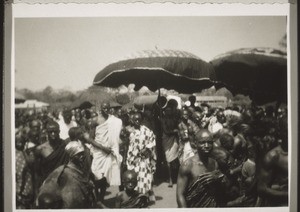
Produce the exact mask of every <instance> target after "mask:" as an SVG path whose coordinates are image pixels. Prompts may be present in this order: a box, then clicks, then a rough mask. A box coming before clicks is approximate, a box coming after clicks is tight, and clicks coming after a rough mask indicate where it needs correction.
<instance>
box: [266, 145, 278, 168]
mask: <svg viewBox="0 0 300 212" xmlns="http://www.w3.org/2000/svg"><path fill="white" fill-rule="evenodd" d="M279 157H280V148H279V147H275V148H273V149H272V150H270V151H269V152H268V153H267V154H266V155H265V157H264V165H265V166H272V165H273V164H274V163H276V162H277V161H278V159H279Z"/></svg>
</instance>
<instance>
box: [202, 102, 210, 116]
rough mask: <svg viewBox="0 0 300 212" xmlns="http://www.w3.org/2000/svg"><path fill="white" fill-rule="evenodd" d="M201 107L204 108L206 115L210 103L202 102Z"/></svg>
mask: <svg viewBox="0 0 300 212" xmlns="http://www.w3.org/2000/svg"><path fill="white" fill-rule="evenodd" d="M201 108H202V111H203V114H204V115H206V114H207V113H208V110H209V105H208V104H206V103H202V104H201Z"/></svg>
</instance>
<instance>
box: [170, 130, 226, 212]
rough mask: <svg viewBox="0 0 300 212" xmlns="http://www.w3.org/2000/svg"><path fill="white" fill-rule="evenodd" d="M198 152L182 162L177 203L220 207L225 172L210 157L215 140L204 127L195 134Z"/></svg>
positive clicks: (190, 206) (189, 205) (182, 206)
mask: <svg viewBox="0 0 300 212" xmlns="http://www.w3.org/2000/svg"><path fill="white" fill-rule="evenodd" d="M195 140H196V146H197V151H198V154H195V155H194V156H193V157H191V158H189V159H187V160H186V161H185V162H184V163H182V164H181V166H180V169H179V174H178V179H177V191H176V196H177V203H178V207H180V208H185V207H188V208H196V207H197V208H202V207H220V206H222V205H221V202H220V199H221V198H219V197H220V196H222V195H223V196H224V193H222V188H223V186H222V180H223V174H221V172H219V171H218V170H217V169H216V168H217V163H216V161H215V160H214V159H212V158H210V157H209V156H210V152H211V151H212V148H213V140H212V136H211V134H210V132H209V131H208V130H206V129H202V130H200V131H198V132H197V133H196V136H195Z"/></svg>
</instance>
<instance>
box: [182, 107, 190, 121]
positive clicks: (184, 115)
mask: <svg viewBox="0 0 300 212" xmlns="http://www.w3.org/2000/svg"><path fill="white" fill-rule="evenodd" d="M181 119H182V121H184V122H186V121H187V120H188V119H189V111H188V110H187V109H183V110H182V111H181Z"/></svg>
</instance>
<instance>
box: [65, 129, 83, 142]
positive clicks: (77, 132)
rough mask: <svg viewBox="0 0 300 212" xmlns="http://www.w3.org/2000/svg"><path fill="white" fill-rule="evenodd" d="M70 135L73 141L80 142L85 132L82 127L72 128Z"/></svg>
mask: <svg viewBox="0 0 300 212" xmlns="http://www.w3.org/2000/svg"><path fill="white" fill-rule="evenodd" d="M68 134H69V138H70V140H71V141H78V140H80V139H82V135H83V130H82V129H81V128H80V127H72V128H70V129H69V132H68Z"/></svg>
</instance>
